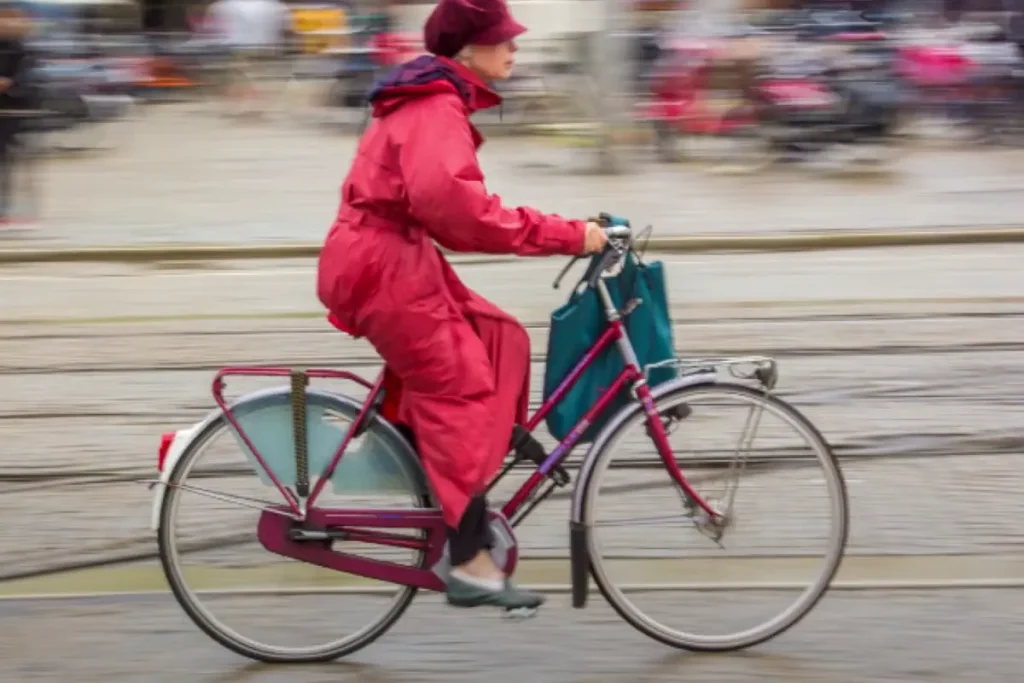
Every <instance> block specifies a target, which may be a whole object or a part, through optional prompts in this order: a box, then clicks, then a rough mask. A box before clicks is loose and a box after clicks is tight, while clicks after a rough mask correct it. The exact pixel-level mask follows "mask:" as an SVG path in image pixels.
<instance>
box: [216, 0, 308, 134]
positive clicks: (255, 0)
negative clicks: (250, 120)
mask: <svg viewBox="0 0 1024 683" xmlns="http://www.w3.org/2000/svg"><path fill="white" fill-rule="evenodd" d="M209 19H210V21H209V26H210V28H211V30H212V31H214V32H215V33H216V35H217V36H218V38H219V40H220V42H221V44H222V45H223V47H224V48H226V50H227V51H228V53H229V61H230V64H229V68H228V82H227V84H226V86H225V90H226V96H227V99H228V103H229V106H231V107H232V108H233V110H234V112H235V113H239V114H242V113H250V114H258V113H262V111H263V110H264V109H265V108H266V99H267V98H268V93H267V92H266V91H267V90H268V84H269V81H271V80H273V78H274V74H275V67H276V63H277V61H279V60H280V59H281V58H282V57H283V55H284V52H285V47H286V43H287V37H288V29H289V26H290V24H291V12H290V11H289V9H288V6H287V5H285V4H284V3H283V2H281V1H280V0H216V2H214V3H213V4H212V5H210V9H209Z"/></svg>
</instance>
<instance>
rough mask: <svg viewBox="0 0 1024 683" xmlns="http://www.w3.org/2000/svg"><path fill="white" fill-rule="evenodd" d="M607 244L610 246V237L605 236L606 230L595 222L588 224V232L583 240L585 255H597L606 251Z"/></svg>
mask: <svg viewBox="0 0 1024 683" xmlns="http://www.w3.org/2000/svg"><path fill="white" fill-rule="evenodd" d="M606 244H608V235H606V234H605V231H604V228H602V227H601V226H600V225H598V224H597V223H594V222H593V221H590V222H588V223H587V232H586V235H585V236H584V238H583V253H584V254H596V253H597V252H599V251H601V250H602V249H604V246H605V245H606Z"/></svg>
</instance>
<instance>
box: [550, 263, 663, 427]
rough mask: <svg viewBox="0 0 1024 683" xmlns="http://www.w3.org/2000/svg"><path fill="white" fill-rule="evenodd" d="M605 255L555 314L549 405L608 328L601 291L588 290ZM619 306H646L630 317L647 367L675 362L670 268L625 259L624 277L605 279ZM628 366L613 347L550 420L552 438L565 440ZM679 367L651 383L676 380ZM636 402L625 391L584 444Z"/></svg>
mask: <svg viewBox="0 0 1024 683" xmlns="http://www.w3.org/2000/svg"><path fill="white" fill-rule="evenodd" d="M599 260H600V256H594V257H593V258H592V259H591V261H590V265H589V267H588V268H587V273H586V274H585V275H584V276H583V278H582V279H581V280H580V283H579V284H577V286H576V289H575V290H574V291H573V293H572V295H571V296H570V297H569V301H568V302H566V303H565V305H563V306H562V307H561V308H559V309H557V310H556V311H555V312H554V313H552V314H551V334H550V336H549V337H548V354H547V367H546V368H545V370H544V400H545V401H546V400H547V399H548V398H549V397H550V396H551V395H552V394H554V393H555V390H556V389H557V388H558V386H559V385H560V384H561V383H562V381H563V380H564V379H565V378H566V377H567V376H568V375H569V373H570V372H571V371H572V369H573V368H574V367H576V364H577V363H578V362H579V361H580V359H582V358H583V356H584V354H586V353H587V351H589V350H590V348H591V347H592V346H593V345H594V343H595V342H596V341H597V340H598V338H599V337H600V336H601V334H602V333H603V332H604V330H605V329H606V328H607V326H608V324H609V323H608V318H607V316H606V315H605V312H604V307H603V305H602V303H601V297H600V295H599V294H598V293H597V290H596V289H591V288H589V287H586V286H582V283H584V282H585V281H586V279H587V276H588V275H589V274H590V273H591V272H593V269H594V268H596V267H597V265H598V261H599ZM603 281H604V283H605V284H606V285H607V287H608V292H609V293H610V294H611V297H612V300H613V301H614V302H615V306H616V307H617V308H618V309H619V310H622V308H623V307H624V306H625V305H626V303H627V302H629V301H630V300H631V299H639V300H640V303H639V305H638V306H636V308H635V309H634V310H633V311H632V312H631V313H630V314H629V315H628V316H626V318H625V320H624V322H625V329H626V333H627V334H628V335H629V339H630V341H631V342H632V343H633V348H634V349H635V350H636V355H637V358H638V359H639V361H640V367H641V370H642V369H643V367H644V366H646V365H649V364H652V363H658V362H661V361H665V360H669V359H671V358H673V357H674V356H675V347H674V343H673V339H672V318H671V316H670V315H669V308H668V294H667V292H666V289H665V267H664V265H663V264H662V263H661V262H660V261H655V262H653V263H649V264H645V263H643V262H641V261H640V259H639V258H637V256H636V254H634V253H633V252H630V253H628V254H627V255H626V256H625V263H624V264H623V267H622V269H621V271H620V272H619V274H618V275H615V276H613V277H607V278H604V280H603ZM624 367H625V361H624V360H623V358H622V354H621V352H620V351H619V348H618V345H616V344H613V345H611V346H609V347H607V348H606V349H605V350H604V351H603V352H601V354H599V355H598V357H597V358H596V359H595V360H594V362H593V363H591V365H590V366H589V367H588V368H587V369H586V370H585V371H584V372H583V374H582V375H581V376H580V378H579V379H578V380H577V381H576V384H575V385H573V387H572V388H571V389H570V390H569V391H568V392H567V393H566V394H565V396H564V397H563V398H562V400H561V401H560V402H559V403H558V405H556V406H555V407H554V408H553V409H552V411H551V412H550V413H549V414H548V416H547V426H548V430H549V431H550V432H551V435H552V436H554V437H555V438H556V439H558V440H560V441H561V440H562V439H564V438H565V437H566V436H567V435H568V434H569V432H571V431H572V428H573V427H575V426H576V424H577V423H578V422H579V421H580V418H582V417H583V415H584V414H586V412H587V411H588V410H590V407H591V406H593V405H594V404H595V403H596V402H597V400H598V399H599V398H600V397H601V395H602V394H603V393H604V392H605V390H606V389H607V388H608V387H609V386H611V384H612V383H613V382H614V381H615V378H616V377H617V376H618V374H619V373H620V372H621V371H622V369H623V368H624ZM676 375H677V371H676V368H674V367H670V366H666V367H663V368H654V369H652V370H651V372H650V374H649V376H648V378H647V380H648V383H649V384H650V386H652V387H654V386H657V385H659V384H662V383H664V382H667V381H669V380H671V379H673V378H674V377H676ZM632 399H633V397H632V396H631V395H630V393H629V392H628V391H626V390H625V389H624V390H623V391H622V392H620V395H619V396H618V397H616V399H615V400H613V401H612V402H611V404H610V405H609V406H608V407H607V408H605V410H604V411H603V412H602V413H601V415H599V416H598V418H597V419H596V420H595V421H594V423H593V424H592V425H591V426H590V427H589V428H588V429H587V431H586V432H585V433H584V435H583V437H582V439H581V442H584V443H586V442H589V441H593V440H594V438H595V437H596V436H597V434H598V432H599V431H600V430H601V428H602V427H603V426H604V425H605V424H606V423H607V421H608V420H609V419H610V418H611V417H612V416H613V415H614V414H615V413H616V412H617V411H618V410H619V409H621V408H622V407H623V406H625V405H626V404H627V403H629V401H631V400H632Z"/></svg>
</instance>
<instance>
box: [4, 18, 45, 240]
mask: <svg viewBox="0 0 1024 683" xmlns="http://www.w3.org/2000/svg"><path fill="white" fill-rule="evenodd" d="M28 28H29V20H28V17H26V16H25V14H24V13H23V12H22V11H21V10H20V9H19V8H18V7H16V6H14V5H5V6H0V222H3V223H8V222H10V219H11V214H10V212H11V208H12V206H11V205H12V194H13V189H14V188H13V178H14V165H15V163H16V161H17V155H16V153H15V144H16V142H17V137H18V133H19V132H20V131H21V130H22V127H23V123H24V119H25V116H26V115H27V114H28V112H29V110H31V109H33V108H34V107H35V105H36V97H35V88H34V86H33V82H32V62H33V60H32V56H31V53H30V52H29V50H28V47H27V46H26V44H25V36H26V34H27V32H28Z"/></svg>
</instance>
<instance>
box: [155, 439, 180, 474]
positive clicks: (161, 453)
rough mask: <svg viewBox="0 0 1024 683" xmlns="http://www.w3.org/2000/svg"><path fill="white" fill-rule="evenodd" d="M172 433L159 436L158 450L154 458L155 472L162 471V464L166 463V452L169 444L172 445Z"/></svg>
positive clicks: (169, 446)
mask: <svg viewBox="0 0 1024 683" xmlns="http://www.w3.org/2000/svg"><path fill="white" fill-rule="evenodd" d="M174 436H175V433H174V432H164V433H163V434H161V435H160V449H159V450H158V451H157V456H156V471H157V472H163V471H164V462H166V461H167V451H169V450H170V448H171V444H172V443H174Z"/></svg>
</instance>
